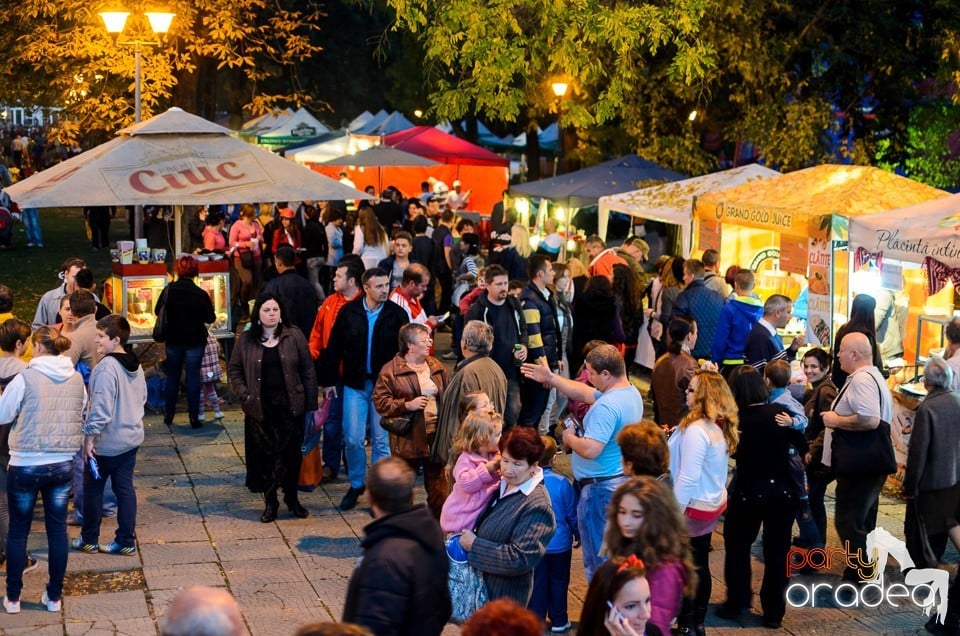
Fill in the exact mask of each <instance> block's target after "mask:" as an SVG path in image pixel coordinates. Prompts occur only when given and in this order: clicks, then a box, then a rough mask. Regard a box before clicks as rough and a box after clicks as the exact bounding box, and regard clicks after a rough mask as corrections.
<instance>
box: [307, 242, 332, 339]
mask: <svg viewBox="0 0 960 636" xmlns="http://www.w3.org/2000/svg"><path fill="white" fill-rule="evenodd" d="M326 260H327V259H325V258H323V257H322V256H315V257H313V258H308V259H307V280H309V281H310V284H311V285H313V290H314V291H315V292H316V293H317V302H319V303H322V302H323V301H324V299H325V298H326V297H327V294H326V292H325V291H323V285H322V284H321V283H320V271H321V269H322V268H323V267H325V265H324V263H325V262H326ZM307 336H308V337H309V336H310V334H307Z"/></svg>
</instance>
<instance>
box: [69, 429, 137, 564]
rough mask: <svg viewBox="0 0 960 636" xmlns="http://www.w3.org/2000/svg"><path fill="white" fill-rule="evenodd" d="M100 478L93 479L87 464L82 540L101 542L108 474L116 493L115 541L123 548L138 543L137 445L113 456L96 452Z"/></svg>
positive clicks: (84, 482) (84, 473)
mask: <svg viewBox="0 0 960 636" xmlns="http://www.w3.org/2000/svg"><path fill="white" fill-rule="evenodd" d="M97 464H98V465H99V469H100V479H94V478H93V473H91V472H90V466H89V464H88V465H87V467H86V469H85V470H84V471H83V509H84V510H85V511H86V513H87V514H85V515H84V517H83V530H82V532H81V536H82V537H83V542H84V543H86V544H89V545H97V544H98V543H100V515H101V511H102V508H103V489H104V486H106V483H107V478H108V477H109V478H112V479H113V489H114V491H115V492H116V493H117V534H116V542H117V543H119V544H120V545H121V546H122V547H124V548H132V547H136V540H135V538H134V526H135V525H136V523H137V491H136V490H134V488H133V469H134V467H135V466H136V465H137V449H136V448H134V449H131V450H128V451H127V452H125V453H121V454H119V455H116V456H114V457H108V456H106V455H98V456H97Z"/></svg>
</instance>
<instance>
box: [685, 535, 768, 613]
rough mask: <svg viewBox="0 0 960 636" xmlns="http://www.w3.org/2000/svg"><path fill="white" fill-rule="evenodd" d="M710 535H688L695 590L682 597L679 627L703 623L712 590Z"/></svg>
mask: <svg viewBox="0 0 960 636" xmlns="http://www.w3.org/2000/svg"><path fill="white" fill-rule="evenodd" d="M712 537H713V533H712V532H708V533H707V534H702V535H700V536H699V537H690V548H691V552H692V553H693V555H692V556H693V566H694V567H695V568H696V570H697V591H696V594H695V595H694V597H693V598H690V597H688V596H685V597H684V598H683V603H682V604H681V605H680V617H679V618H678V621H677V622H678V624H679V626H680V627H695V626H697V625H703V621H704V618H706V616H707V607H708V606H709V605H710V594H711V593H712V592H713V578H711V576H710V539H711V538H712ZM781 567H786V566H781Z"/></svg>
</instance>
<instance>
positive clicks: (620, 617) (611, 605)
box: [607, 601, 626, 621]
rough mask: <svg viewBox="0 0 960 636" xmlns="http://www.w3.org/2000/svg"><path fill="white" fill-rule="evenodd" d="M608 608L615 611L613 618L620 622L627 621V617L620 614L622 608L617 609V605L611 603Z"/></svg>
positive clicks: (608, 603) (608, 602)
mask: <svg viewBox="0 0 960 636" xmlns="http://www.w3.org/2000/svg"><path fill="white" fill-rule="evenodd" d="M607 607H609V608H610V609H611V610H612V611H613V617H614V618H615V619H617V620H618V621H623V620H626V617H624V615H623V614H621V613H620V608H619V607H617V606H616V605H614V604H613V603H611V602H610V601H607Z"/></svg>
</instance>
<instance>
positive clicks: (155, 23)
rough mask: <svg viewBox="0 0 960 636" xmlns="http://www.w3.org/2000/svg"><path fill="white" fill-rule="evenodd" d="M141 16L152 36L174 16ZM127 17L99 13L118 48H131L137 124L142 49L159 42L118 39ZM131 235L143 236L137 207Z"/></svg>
mask: <svg viewBox="0 0 960 636" xmlns="http://www.w3.org/2000/svg"><path fill="white" fill-rule="evenodd" d="M143 15H145V16H146V17H147V20H148V21H149V22H150V30H151V31H152V32H153V34H154V35H155V36H160V35H163V34H164V33H166V32H167V31H169V30H170V23H171V22H173V18H174V16H175V15H176V14H174V13H168V12H165V11H146V12H144V14H143ZM128 17H130V12H129V11H101V12H100V18H101V19H103V24H104V26H105V27H106V29H107V33H109V34H110V35H112V36H113V37H114V39H115V40H116V43H117V44H118V45H120V46H132V47H133V52H134V59H135V60H136V62H135V66H134V73H133V78H134V79H133V116H134V121H135V122H136V123H138V124H139V123H140V119H141V114H140V113H141V104H140V102H141V98H140V85H141V81H142V76H143V68H142V57H143V55H142V53H143V47H145V46H158V45H159V44H160V42H159V40H158V39H157V38H156V37H154V38H152V39H149V40H148V39H144V38H143V35H144V34H143V33H137V34H136V36H135V37H133V38H130V39H120V34H122V33H123V29H124V27H125V26H126V24H127V18H128ZM133 235H134V237H137V238H139V237H142V236H143V208H142V207H141V206H139V205H137V206H134V209H133Z"/></svg>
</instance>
